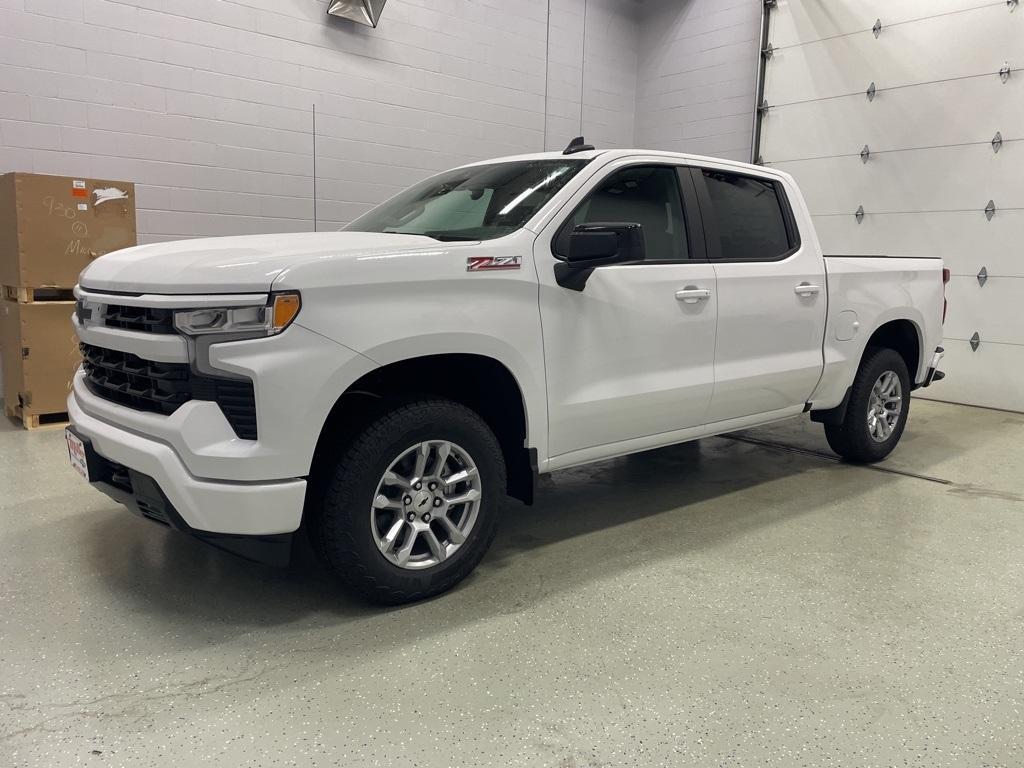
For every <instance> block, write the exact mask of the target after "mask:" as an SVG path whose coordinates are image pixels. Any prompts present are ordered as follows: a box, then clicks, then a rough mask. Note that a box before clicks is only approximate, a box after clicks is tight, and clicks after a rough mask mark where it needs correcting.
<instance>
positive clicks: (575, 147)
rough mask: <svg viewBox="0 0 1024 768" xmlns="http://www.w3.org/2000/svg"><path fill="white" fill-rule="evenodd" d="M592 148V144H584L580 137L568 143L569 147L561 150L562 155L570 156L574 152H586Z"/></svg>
mask: <svg viewBox="0 0 1024 768" xmlns="http://www.w3.org/2000/svg"><path fill="white" fill-rule="evenodd" d="M593 148H594V145H593V144H586V143H584V139H583V137H582V136H577V137H576V138H575V139H573V140H572V141H570V142H569V146H568V147H566V148H565V149H563V150H562V154H563V155H571V154H573V153H574V152H587V151H589V150H591V149H593Z"/></svg>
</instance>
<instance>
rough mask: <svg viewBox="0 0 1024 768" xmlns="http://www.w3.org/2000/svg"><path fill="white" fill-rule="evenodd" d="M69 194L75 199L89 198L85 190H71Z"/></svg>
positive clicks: (87, 191)
mask: <svg viewBox="0 0 1024 768" xmlns="http://www.w3.org/2000/svg"><path fill="white" fill-rule="evenodd" d="M71 194H72V195H74V196H75V197H88V196H89V190H87V189H72V190H71Z"/></svg>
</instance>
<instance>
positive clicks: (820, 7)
mask: <svg viewBox="0 0 1024 768" xmlns="http://www.w3.org/2000/svg"><path fill="white" fill-rule="evenodd" d="M979 5H984V2H983V0H902V2H893V0H858V2H857V3H856V4H850V5H843V4H842V3H823V2H816V1H812V2H808V0H779V2H778V5H777V6H776V8H775V9H774V10H773V11H772V15H771V30H770V34H769V38H768V39H769V40H771V41H772V45H774V46H776V47H778V46H784V45H797V44H799V43H809V42H813V41H815V40H821V39H822V38H826V37H835V36H837V35H848V34H851V33H853V32H860V31H863V30H868V29H871V27H872V25H874V23H875V19H880V20H881V22H882V24H884V25H885V26H887V27H890V26H892V25H894V24H897V23H901V22H906V21H911V20H914V19H922V18H925V17H927V16H938V15H939V14H944V13H955V12H957V11H964V10H971V9H974V8H977V7H978V6H979Z"/></svg>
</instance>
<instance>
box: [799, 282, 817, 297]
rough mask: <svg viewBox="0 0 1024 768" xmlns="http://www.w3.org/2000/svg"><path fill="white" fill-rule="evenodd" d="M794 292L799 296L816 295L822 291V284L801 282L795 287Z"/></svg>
mask: <svg viewBox="0 0 1024 768" xmlns="http://www.w3.org/2000/svg"><path fill="white" fill-rule="evenodd" d="M793 293H795V294H796V295H797V296H815V295H817V294H819V293H821V286H820V285H811V284H810V283H800V285H798V286H797V287H796V288H794V289H793Z"/></svg>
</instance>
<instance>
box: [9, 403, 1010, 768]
mask: <svg viewBox="0 0 1024 768" xmlns="http://www.w3.org/2000/svg"><path fill="white" fill-rule="evenodd" d="M1022 459H1024V416H1021V415H1015V414H1009V413H1002V412H998V411H988V410H980V409H971V408H964V407H959V406H952V405H943V404H938V403H931V402H926V401H920V400H915V401H914V407H913V413H912V416H911V421H910V425H909V428H908V430H907V434H906V436H905V438H904V441H903V443H902V445H901V446H900V448H899V449H898V451H897V453H896V454H894V456H893V457H891V459H890V460H889V461H887V462H886V463H885V464H884V465H882V466H881V467H880V468H878V469H867V468H862V467H855V466H849V465H845V464H841V463H839V462H837V461H835V460H833V459H832V458H830V457H829V455H828V454H827V449H826V448H825V445H824V440H823V438H822V437H821V434H820V429H819V428H818V427H817V426H816V425H811V424H809V423H808V422H806V421H804V420H794V421H791V422H786V423H782V424H778V425H775V426H772V427H769V428H764V429H759V430H753V431H750V432H747V433H743V434H741V435H737V436H735V437H732V438H714V439H708V440H703V441H701V442H700V443H697V444H691V445H685V446H679V447H676V448H671V449H666V450H662V451H655V452H650V453H646V454H641V455H637V456H632V457H628V458H624V459H619V460H615V461H609V462H604V463H601V464H597V465H592V466H589V467H585V468H579V469H575V470H568V471H564V472H561V473H558V474H556V475H554V476H552V477H550V478H547V479H545V480H544V482H543V486H542V490H541V494H540V501H539V503H538V504H537V505H536V506H534V507H531V508H525V507H516V508H514V509H513V510H512V511H511V512H510V514H509V515H508V518H507V520H505V521H504V528H503V532H502V533H501V534H500V535H499V538H498V541H497V542H496V545H495V547H494V549H493V551H492V552H491V554H490V555H489V556H488V557H487V558H486V560H485V561H484V563H483V565H482V566H481V567H480V569H479V570H478V571H477V573H476V574H474V575H473V576H472V577H470V578H469V579H468V580H467V581H466V582H465V583H464V584H463V585H462V586H460V587H459V588H458V589H457V590H455V591H454V592H453V593H451V594H449V595H446V596H443V597H441V598H438V599H435V600H432V601H429V602H425V603H422V604H418V605H412V606H408V607H404V608H399V609H390V610H382V609H379V608H371V607H367V606H364V605H360V604H358V603H355V602H353V601H352V600H350V599H349V598H347V597H346V596H344V595H343V594H340V593H339V592H338V591H337V590H336V589H335V588H334V587H333V586H332V585H331V584H330V583H329V581H328V580H327V579H326V578H325V577H324V576H323V575H322V574H321V573H320V572H319V571H318V570H317V568H316V566H315V565H314V564H313V562H312V558H311V557H309V556H308V553H303V556H302V557H300V559H299V562H298V563H297V564H296V565H294V566H293V567H292V568H291V569H289V570H281V571H279V570H274V569H270V568H263V567H259V566H256V565H251V564H248V563H245V562H242V561H239V560H236V559H234V558H232V557H231V556H229V555H225V554H221V553H219V552H217V551H215V550H212V549H208V548H206V547H203V546H202V545H200V544H197V543H195V542H193V541H191V540H189V539H187V538H185V537H183V536H181V535H178V534H175V533H173V532H170V531H167V530H164V529H161V528H160V527H158V526H156V525H154V524H151V523H147V522H145V521H142V520H139V519H136V518H134V517H132V516H130V515H128V514H127V513H126V512H124V511H122V510H121V509H119V508H118V507H117V506H116V505H114V504H113V503H112V502H110V501H108V500H107V499H106V498H105V497H104V496H102V495H100V494H99V493H97V492H95V491H93V490H91V489H90V488H89V487H87V486H85V485H83V484H82V483H81V482H80V481H79V480H78V478H77V476H76V475H74V474H73V472H72V470H71V469H70V468H69V467H67V466H66V460H65V458H64V447H63V438H62V435H61V433H60V431H59V430H58V431H44V432H36V433H25V432H22V431H19V430H15V429H14V428H13V426H11V425H9V424H8V423H6V422H5V423H4V424H3V425H2V426H0V765H4V766H8V765H9V766H17V767H19V768H20V767H22V766H33V767H34V766H40V767H45V768H60V767H62V766H131V767H132V768H135V767H137V766H189V767H191V766H218V768H226V767H230V766H242V765H244V766H293V765H294V766H345V768H351V767H356V766H427V767H432V766H457V767H461V766H530V767H531V768H534V767H537V766H556V767H558V768H570V767H578V768H584V767H585V766H689V765H693V766H768V765H771V766H785V768H794V767H795V766H888V765H898V766H928V767H929V768H934V767H935V766H1021V765H1024V471H1022Z"/></svg>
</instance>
